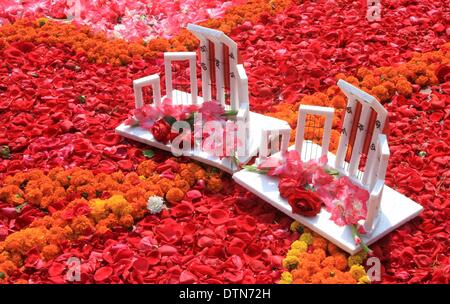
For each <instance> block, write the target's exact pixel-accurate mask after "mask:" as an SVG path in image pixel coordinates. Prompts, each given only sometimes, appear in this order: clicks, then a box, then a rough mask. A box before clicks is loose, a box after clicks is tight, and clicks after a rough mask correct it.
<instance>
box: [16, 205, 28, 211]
mask: <svg viewBox="0 0 450 304" xmlns="http://www.w3.org/2000/svg"><path fill="white" fill-rule="evenodd" d="M26 205H28V203H23V204H21V205H19V206H16V212H17V213H20V212H21V211H22V209H23V208H24V207H25V206H26Z"/></svg>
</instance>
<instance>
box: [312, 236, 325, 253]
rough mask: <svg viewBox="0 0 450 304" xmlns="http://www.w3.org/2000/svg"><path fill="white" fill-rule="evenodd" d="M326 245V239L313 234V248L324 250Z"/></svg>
mask: <svg viewBox="0 0 450 304" xmlns="http://www.w3.org/2000/svg"><path fill="white" fill-rule="evenodd" d="M327 246H328V241H327V240H326V239H324V238H323V237H320V236H314V238H313V242H312V247H313V248H315V249H316V248H320V249H323V250H326V249H327Z"/></svg>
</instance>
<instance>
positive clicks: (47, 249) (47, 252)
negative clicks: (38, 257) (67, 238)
mask: <svg viewBox="0 0 450 304" xmlns="http://www.w3.org/2000/svg"><path fill="white" fill-rule="evenodd" d="M59 253H60V249H59V247H58V246H56V245H53V244H50V245H47V246H44V248H42V257H43V258H44V259H45V260H51V259H53V258H55V257H56V256H57V255H58V254H59Z"/></svg>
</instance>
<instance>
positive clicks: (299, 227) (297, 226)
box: [291, 221, 303, 233]
mask: <svg viewBox="0 0 450 304" xmlns="http://www.w3.org/2000/svg"><path fill="white" fill-rule="evenodd" d="M291 231H292V232H298V233H303V227H302V225H301V224H300V223H299V222H297V221H294V222H292V224H291Z"/></svg>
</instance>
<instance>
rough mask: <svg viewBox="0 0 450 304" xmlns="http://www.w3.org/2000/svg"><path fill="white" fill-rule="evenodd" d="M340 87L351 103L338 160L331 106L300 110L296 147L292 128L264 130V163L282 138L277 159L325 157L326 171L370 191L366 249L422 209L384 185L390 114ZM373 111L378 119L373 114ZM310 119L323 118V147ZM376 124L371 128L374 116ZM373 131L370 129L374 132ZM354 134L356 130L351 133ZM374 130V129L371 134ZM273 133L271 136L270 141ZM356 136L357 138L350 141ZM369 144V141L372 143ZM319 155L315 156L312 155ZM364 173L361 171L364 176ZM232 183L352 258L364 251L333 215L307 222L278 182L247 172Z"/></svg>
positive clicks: (343, 84) (355, 91) (341, 84)
mask: <svg viewBox="0 0 450 304" xmlns="http://www.w3.org/2000/svg"><path fill="white" fill-rule="evenodd" d="M338 86H339V87H340V89H341V90H342V92H343V93H344V94H345V95H346V97H347V99H348V104H347V108H346V115H345V118H344V123H343V127H342V134H341V137H340V141H339V147H338V150H337V155H334V154H333V153H331V152H329V151H328V146H329V142H330V135H331V124H332V120H333V114H334V109H333V108H328V107H317V106H306V105H300V108H299V116H298V124H297V132H296V139H295V145H293V146H291V147H289V148H287V145H286V143H288V142H289V137H290V132H289V131H290V129H289V130H286V129H284V128H280V129H278V130H273V129H272V130H269V131H262V133H263V138H268V139H265V140H262V141H261V147H260V157H259V159H258V160H257V161H261V160H262V159H264V158H266V157H267V156H268V155H269V154H270V152H269V149H268V143H269V142H270V141H271V140H274V139H275V140H276V141H278V140H279V136H280V135H281V151H280V152H279V153H278V154H276V155H275V156H277V157H280V158H281V159H282V158H283V155H284V152H286V151H287V150H288V149H289V150H294V149H295V150H297V152H298V153H299V155H300V156H301V158H302V160H303V161H308V160H310V159H315V158H316V159H317V158H320V157H321V156H323V155H327V157H328V167H329V168H333V169H336V170H337V171H338V172H339V174H340V175H341V176H342V175H345V176H348V177H349V178H350V179H351V180H352V182H353V183H354V184H356V185H358V186H359V187H361V188H364V189H366V190H368V192H369V193H370V198H369V200H368V202H367V210H368V212H367V216H366V220H365V221H361V222H360V224H362V225H363V227H364V228H365V230H366V232H367V234H366V235H364V236H363V240H364V242H365V243H366V244H371V243H373V242H375V241H376V240H378V239H380V238H381V237H383V236H384V235H386V234H388V233H389V232H391V231H392V230H394V229H396V228H397V227H399V226H400V225H402V224H404V223H406V222H407V221H409V220H410V219H412V218H414V217H415V216H417V215H418V214H419V213H420V212H421V211H422V210H423V208H422V206H420V205H418V204H417V203H415V202H413V201H412V200H411V199H409V198H407V197H406V196H404V195H402V194H400V193H398V192H396V191H395V190H393V189H392V188H390V187H388V186H386V185H385V183H384V182H385V175H386V170H387V165H388V159H389V146H388V141H387V138H386V135H385V134H383V133H382V130H383V128H384V125H385V122H386V119H387V116H388V113H387V111H386V110H385V109H384V107H383V106H382V105H381V104H380V103H379V102H378V101H377V100H376V99H375V98H374V97H373V96H371V95H369V94H367V93H366V92H364V91H362V90H360V89H359V88H356V87H354V86H353V85H351V84H349V83H347V82H345V81H343V80H340V81H339V82H338ZM372 111H373V112H374V113H375V114H372ZM307 115H317V116H322V117H324V118H325V119H324V124H323V136H322V145H317V144H315V143H312V142H311V141H310V140H306V139H305V138H304V134H305V129H307V128H308V125H307V122H306V116H307ZM371 116H375V117H376V121H375V123H374V124H373V125H370V117H371ZM370 126H372V128H370ZM351 129H353V130H351ZM371 129H372V130H371ZM271 134H272V136H271ZM351 134H353V136H351ZM369 139H370V141H369ZM365 142H368V143H369V149H368V153H367V155H366V156H367V161H366V165H365V166H364V168H361V166H359V164H360V160H361V158H362V156H363V154H364V153H363V152H364V143H365ZM350 147H351V154H350V159H349V161H346V156H347V151H348V150H349V149H350ZM311 151H317V153H310V152H311ZM362 169H363V171H362ZM233 179H234V180H235V181H236V182H237V183H238V184H240V185H241V186H243V187H244V188H246V189H247V190H249V191H251V192H253V193H254V194H256V195H258V196H259V197H260V198H262V199H263V200H265V201H267V202H269V203H270V204H271V205H273V206H274V207H276V208H278V209H279V210H281V211H282V212H284V213H286V214H287V215H289V216H291V217H292V218H294V219H295V220H297V221H299V222H300V223H302V224H303V225H305V226H307V227H308V228H310V229H311V230H314V231H315V232H317V233H319V234H321V235H322V236H324V237H326V238H327V239H329V240H330V241H332V242H334V243H335V244H336V245H337V246H339V247H340V248H342V249H343V250H345V251H347V252H349V253H350V254H355V253H357V252H358V251H359V250H361V247H360V246H358V245H355V242H354V240H353V235H352V232H351V229H350V227H339V226H337V225H336V224H335V223H334V222H333V221H331V220H330V213H329V212H327V211H326V210H325V208H322V210H321V212H320V213H319V214H318V215H317V216H315V217H304V216H301V215H298V214H294V213H293V212H292V208H291V206H290V205H289V204H288V202H287V200H286V199H284V198H282V197H281V196H280V194H279V192H278V179H277V178H274V177H270V176H267V175H263V174H258V173H255V172H250V171H247V170H241V171H239V172H237V173H235V174H234V175H233Z"/></svg>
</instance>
